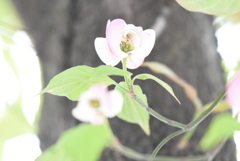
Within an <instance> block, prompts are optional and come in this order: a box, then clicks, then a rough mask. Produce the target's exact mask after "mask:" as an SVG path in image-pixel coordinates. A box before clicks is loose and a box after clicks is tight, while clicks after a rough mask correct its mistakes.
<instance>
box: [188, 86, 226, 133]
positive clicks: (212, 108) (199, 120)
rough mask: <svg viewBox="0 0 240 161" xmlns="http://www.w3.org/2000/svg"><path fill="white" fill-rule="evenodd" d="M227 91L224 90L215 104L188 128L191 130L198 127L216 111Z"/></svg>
mask: <svg viewBox="0 0 240 161" xmlns="http://www.w3.org/2000/svg"><path fill="white" fill-rule="evenodd" d="M225 93H226V90H223V91H222V93H221V94H220V95H219V96H218V98H217V99H216V100H215V101H214V102H213V104H212V105H211V106H210V107H209V108H208V109H206V110H205V111H203V113H202V114H201V115H199V116H198V117H197V118H196V119H195V120H193V121H192V122H190V123H189V124H188V127H189V128H190V129H192V128H194V127H196V126H197V125H198V124H199V123H201V122H202V121H203V120H204V119H205V118H206V117H207V116H208V115H209V114H210V113H212V111H213V110H214V108H215V107H216V106H217V104H218V103H219V102H220V101H221V100H222V99H223V97H224V96H225Z"/></svg>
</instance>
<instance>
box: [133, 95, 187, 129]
mask: <svg viewBox="0 0 240 161" xmlns="http://www.w3.org/2000/svg"><path fill="white" fill-rule="evenodd" d="M132 99H133V100H134V101H135V102H136V103H138V104H139V105H140V106H141V107H142V108H143V109H145V110H146V111H147V112H148V113H149V114H150V115H152V116H153V117H155V118H156V119H158V120H160V121H162V122H164V123H165V124H168V125H170V126H173V127H178V128H180V129H186V125H184V124H182V123H180V122H177V121H174V120H170V119H168V118H166V117H164V116H162V115H161V114H159V113H157V112H156V111H154V110H153V109H152V108H150V107H148V106H146V105H145V104H144V103H143V102H142V101H141V100H140V99H139V98H138V97H137V96H136V95H132Z"/></svg>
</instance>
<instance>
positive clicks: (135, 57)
mask: <svg viewBox="0 0 240 161" xmlns="http://www.w3.org/2000/svg"><path fill="white" fill-rule="evenodd" d="M155 37H156V36H155V31H154V30H151V29H147V30H143V29H142V27H136V26H134V25H132V24H126V22H125V21H124V20H122V19H115V20H113V21H110V20H108V23H107V27H106V38H100V37H99V38H96V39H95V42H94V45H95V49H96V51H97V54H98V56H99V57H100V59H101V60H102V61H103V62H104V63H105V64H107V65H112V66H115V65H117V64H118V63H119V62H120V61H121V60H122V59H123V58H127V68H129V69H135V68H138V67H139V66H140V65H141V64H142V63H143V61H144V59H145V57H147V56H148V55H149V54H150V52H151V50H152V48H153V46H154V43H155Z"/></svg>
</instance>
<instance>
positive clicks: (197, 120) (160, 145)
mask: <svg viewBox="0 0 240 161" xmlns="http://www.w3.org/2000/svg"><path fill="white" fill-rule="evenodd" d="M225 93H226V91H225V90H223V92H222V93H221V94H220V95H219V96H218V98H217V99H216V100H215V101H214V102H213V104H212V105H211V106H210V107H209V108H208V109H206V110H205V111H203V113H202V114H201V115H199V116H198V117H197V118H196V119H195V120H193V121H192V122H190V123H189V124H187V125H186V127H188V129H187V130H186V131H189V130H191V129H193V128H194V127H196V126H197V125H198V124H200V123H201V122H202V121H203V120H204V119H205V118H206V117H207V116H208V115H209V114H210V113H211V112H212V111H213V109H214V108H215V107H216V105H217V104H218V102H219V101H221V99H222V98H223V97H224V96H225ZM186 131H185V130H179V131H176V132H174V133H172V134H171V135H169V136H167V137H166V138H165V139H164V140H162V141H161V142H160V143H159V144H158V146H157V147H156V148H155V150H154V151H153V153H152V155H151V156H150V159H149V161H153V159H154V157H155V156H156V154H157V153H158V151H159V150H160V149H161V148H162V146H163V145H164V144H165V143H166V142H168V141H169V140H171V139H172V138H174V137H176V136H178V135H180V134H182V133H184V132H186Z"/></svg>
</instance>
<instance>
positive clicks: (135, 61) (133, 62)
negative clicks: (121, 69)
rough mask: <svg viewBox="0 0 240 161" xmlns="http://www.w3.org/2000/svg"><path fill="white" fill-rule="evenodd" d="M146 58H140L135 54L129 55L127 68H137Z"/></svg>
mask: <svg viewBox="0 0 240 161" xmlns="http://www.w3.org/2000/svg"><path fill="white" fill-rule="evenodd" d="M143 61H144V58H138V57H135V56H134V55H129V56H128V58H127V68H128V69H136V68H138V67H139V66H141V65H142V63H143Z"/></svg>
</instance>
